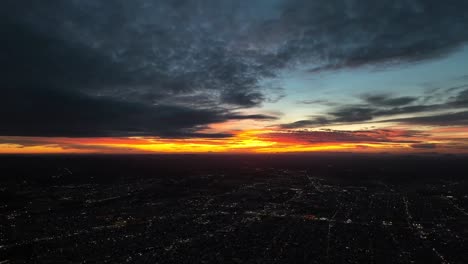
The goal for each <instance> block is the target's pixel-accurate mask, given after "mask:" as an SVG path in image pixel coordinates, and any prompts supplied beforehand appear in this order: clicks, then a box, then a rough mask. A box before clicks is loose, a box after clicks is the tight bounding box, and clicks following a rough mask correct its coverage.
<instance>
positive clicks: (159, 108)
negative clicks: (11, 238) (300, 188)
mask: <svg viewBox="0 0 468 264" xmlns="http://www.w3.org/2000/svg"><path fill="white" fill-rule="evenodd" d="M0 10H1V11H0V15H1V18H0V22H1V23H0V28H1V32H2V34H3V36H2V41H0V49H1V50H2V52H3V53H4V56H2V61H1V64H0V65H1V66H0V67H1V71H2V78H1V79H0V89H1V94H2V96H1V100H2V101H1V104H0V117H1V118H2V126H1V127H0V136H1V135H3V136H6V135H14V136H72V137H78V136H80V137H81V136H86V137H98V136H141V135H144V136H159V137H169V138H170V137H214V138H216V137H227V136H230V135H229V134H228V133H226V132H224V131H221V132H219V133H214V134H204V133H202V132H201V131H203V130H204V129H206V128H208V127H209V126H210V125H212V124H215V123H222V122H226V121H229V120H245V119H255V120H270V121H271V120H274V119H275V117H273V116H268V115H264V114H262V113H254V114H248V115H247V114H242V113H243V112H242V110H245V109H248V108H253V107H258V106H261V105H262V103H263V102H265V101H268V102H271V101H274V99H275V98H280V97H281V96H280V94H278V89H275V88H276V87H269V86H268V85H265V82H263V81H264V80H270V79H273V80H274V79H276V78H278V77H279V76H280V73H281V72H282V71H285V70H289V69H293V68H294V67H297V66H301V67H302V66H303V67H307V68H310V71H311V72H316V71H323V70H333V69H345V68H348V67H356V66H361V65H387V64H395V63H404V62H413V61H420V60H426V59H434V58H439V57H440V56H444V55H446V54H448V53H449V52H451V51H453V50H454V49H456V48H457V47H459V46H461V45H462V44H463V43H465V42H466V41H467V40H468V28H467V27H466V25H467V24H468V13H467V12H468V11H467V10H468V2H466V1H462V0H448V1H435V0H430V1H407V0H384V1H379V2H375V1H354V0H331V1H309V0H292V1H285V0H257V1H234V0H193V1H189V0H177V1H174V0H135V1H125V0H117V1H105V0H71V1H61V2H60V3H56V2H54V3H52V2H44V1H39V0H32V1H14V0H5V1H2V3H1V4H0ZM286 92H287V91H286ZM467 95H468V90H464V91H462V92H460V93H459V94H457V95H455V96H454V97H453V98H451V99H450V101H448V102H445V103H444V105H426V104H420V103H419V102H418V101H417V99H416V98H413V97H393V96H391V95H385V94H383V95H382V94H378V95H373V94H371V95H365V96H363V97H362V100H363V104H362V105H342V106H337V107H336V108H334V109H333V110H332V111H330V112H329V113H326V115H324V116H320V117H318V118H315V119H310V120H302V121H298V122H295V123H293V124H285V125H283V127H284V128H296V127H304V126H313V125H322V124H330V123H340V122H356V121H368V120H372V119H374V118H376V117H382V116H391V115H394V114H402V113H418V112H424V111H426V110H428V109H429V108H430V109H448V106H447V105H450V107H452V108H456V109H461V108H463V107H466V106H467V100H468V97H467ZM449 115H451V116H450V117H449V118H445V116H440V118H439V119H438V117H437V116H433V117H431V118H432V119H431V118H425V117H419V118H413V119H405V120H403V119H400V120H398V121H399V122H413V123H430V122H432V123H434V124H443V123H444V122H445V123H447V122H452V123H457V122H459V123H460V124H466V113H458V112H457V113H450V114H449ZM446 120H451V121H446Z"/></svg>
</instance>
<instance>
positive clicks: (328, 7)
mask: <svg viewBox="0 0 468 264" xmlns="http://www.w3.org/2000/svg"><path fill="white" fill-rule="evenodd" d="M467 10H468V2H466V1H462V0H449V1H438V0H426V1H418V0H415V1H408V0H396V1H395V0H383V1H356V0H331V1H309V0H292V1H287V2H286V3H285V4H284V11H283V15H282V17H281V19H280V20H278V21H275V22H274V23H272V24H270V25H269V27H271V32H275V30H273V29H278V28H281V29H283V30H282V31H278V32H280V33H278V34H281V35H282V36H283V37H285V38H287V39H289V40H290V41H289V42H288V45H287V47H286V48H285V49H284V52H285V53H287V54H288V57H298V56H300V57H299V58H305V59H308V58H310V57H315V58H317V60H318V64H319V65H318V66H317V67H316V68H314V70H315V71H316V70H321V69H323V70H326V69H337V68H342V67H355V66H360V65H365V64H369V63H387V62H389V63H392V62H401V61H419V60H423V59H429V58H436V57H440V56H442V55H445V54H447V53H448V52H450V51H452V50H453V49H455V48H457V47H459V46H460V45H461V44H463V43H465V42H466V41H467V39H468V28H467V27H466V26H465V25H466V24H467V22H468V16H467V14H468V11H467ZM273 40H274V38H271V37H270V38H265V41H266V42H268V41H273Z"/></svg>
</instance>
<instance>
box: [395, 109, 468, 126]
mask: <svg viewBox="0 0 468 264" xmlns="http://www.w3.org/2000/svg"><path fill="white" fill-rule="evenodd" d="M388 121H392V122H401V123H410V124H420V125H436V126H457V125H468V111H463V112H456V113H448V114H438V115H429V116H419V117H410V118H399V119H392V120H388Z"/></svg>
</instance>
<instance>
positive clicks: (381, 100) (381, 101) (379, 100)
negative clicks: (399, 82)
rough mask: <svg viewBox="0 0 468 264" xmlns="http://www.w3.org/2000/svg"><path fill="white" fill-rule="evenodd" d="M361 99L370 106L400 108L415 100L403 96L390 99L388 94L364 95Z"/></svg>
mask: <svg viewBox="0 0 468 264" xmlns="http://www.w3.org/2000/svg"><path fill="white" fill-rule="evenodd" d="M363 99H364V100H365V101H367V102H368V103H370V104H373V105H377V106H402V105H407V104H410V103H412V102H414V101H416V100H417V98H415V97H410V96H403V97H392V96H391V95H388V94H374V95H364V96H363Z"/></svg>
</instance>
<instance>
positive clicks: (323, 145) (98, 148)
mask: <svg viewBox="0 0 468 264" xmlns="http://www.w3.org/2000/svg"><path fill="white" fill-rule="evenodd" d="M307 133H312V134H307ZM404 135H405V131H402V130H395V131H370V132H366V131H364V132H359V133H356V134H352V136H354V137H356V138H357V139H362V140H361V141H359V140H356V138H351V137H350V138H349V139H348V138H347V137H349V135H348V134H346V133H337V132H327V131H325V132H323V131H312V132H310V131H292V132H291V131H289V132H288V131H286V132H285V131H276V130H247V131H236V132H234V136H233V137H229V138H220V139H212V138H189V139H163V138H150V137H147V138H146V137H129V138H44V137H1V138H0V139H2V140H1V141H0V153H3V154H6V153H11V154H21V153H24V154H26V153H35V154H40V153H43V154H49V153H77V154H79V153H292V152H322V151H323V152H326V151H346V152H349V151H351V152H387V151H388V152H392V151H394V152H412V151H415V149H414V148H412V147H411V143H409V142H407V141H405V140H404ZM343 136H346V137H344V138H342V137H343ZM384 136H385V137H393V138H395V139H401V140H395V141H388V142H387V141H383V140H382V141H381V142H380V141H379V138H382V137H384ZM334 137H339V138H338V139H336V138H334ZM373 137H376V138H377V139H374V138H373ZM311 139H313V140H316V141H311ZM2 142H7V143H2ZM12 142H14V143H12ZM437 142H443V141H440V140H439V141H434V143H437ZM419 151H421V149H420V150H419ZM439 151H440V150H439Z"/></svg>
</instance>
